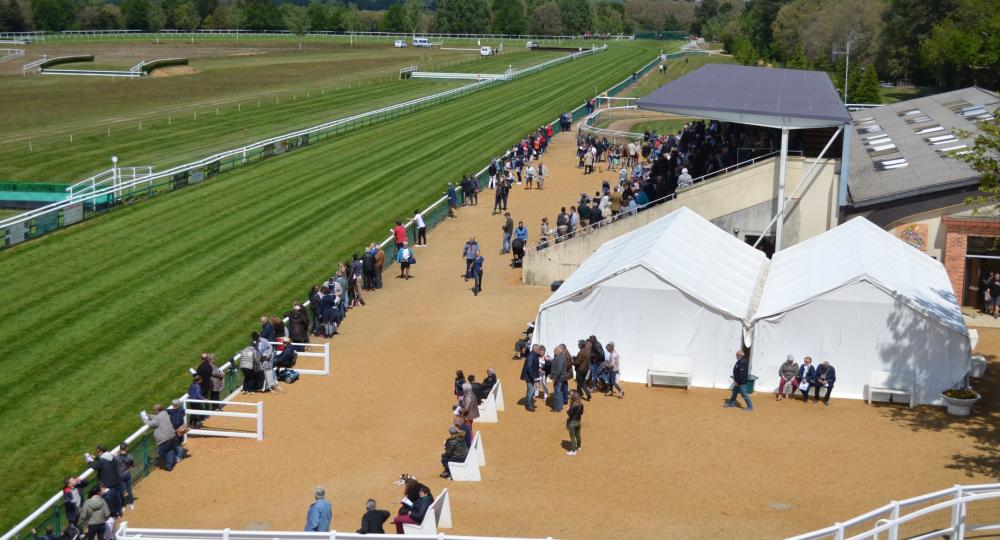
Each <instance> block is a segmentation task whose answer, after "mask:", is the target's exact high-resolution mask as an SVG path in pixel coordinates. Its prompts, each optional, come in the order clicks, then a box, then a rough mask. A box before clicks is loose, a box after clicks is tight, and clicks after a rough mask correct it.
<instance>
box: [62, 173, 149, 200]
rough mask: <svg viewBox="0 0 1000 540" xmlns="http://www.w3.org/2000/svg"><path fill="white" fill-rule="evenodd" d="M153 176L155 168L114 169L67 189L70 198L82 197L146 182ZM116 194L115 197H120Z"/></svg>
mask: <svg viewBox="0 0 1000 540" xmlns="http://www.w3.org/2000/svg"><path fill="white" fill-rule="evenodd" d="M152 174H153V167H151V166H148V165H147V166H145V167H112V168H110V169H108V170H106V171H101V172H99V173H97V174H95V175H94V176H91V177H90V178H87V179H86V180H81V181H79V182H77V183H75V184H73V185H71V186H69V187H67V188H66V191H67V192H69V196H70V197H74V196H80V195H83V194H86V193H93V192H95V191H97V190H100V189H104V188H105V187H108V186H112V187H116V188H117V186H118V184H121V183H134V182H136V181H137V180H144V179H146V178H147V177H149V176H150V175H152ZM118 195H119V194H118V193H115V196H118Z"/></svg>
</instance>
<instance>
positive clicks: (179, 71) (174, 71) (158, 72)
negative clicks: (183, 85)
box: [149, 66, 201, 77]
mask: <svg viewBox="0 0 1000 540" xmlns="http://www.w3.org/2000/svg"><path fill="white" fill-rule="evenodd" d="M195 73H201V72H200V71H199V70H197V69H195V68H193V67H191V66H167V67H162V68H159V69H154V70H153V71H151V72H149V76H150V77H177V76H178V75H194V74H195Z"/></svg>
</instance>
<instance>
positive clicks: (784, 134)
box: [774, 127, 788, 253]
mask: <svg viewBox="0 0 1000 540" xmlns="http://www.w3.org/2000/svg"><path fill="white" fill-rule="evenodd" d="M778 159H779V161H778V209H777V211H776V212H775V213H774V219H776V220H777V222H778V226H777V227H776V228H775V229H774V252H775V253H777V252H779V251H781V233H782V230H783V229H784V228H785V226H784V224H785V220H784V218H783V217H782V215H783V214H784V213H785V169H786V168H787V167H786V166H787V164H788V128H787V127H782V128H781V156H780V157H779V158H778Z"/></svg>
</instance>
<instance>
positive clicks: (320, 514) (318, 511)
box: [305, 486, 333, 532]
mask: <svg viewBox="0 0 1000 540" xmlns="http://www.w3.org/2000/svg"><path fill="white" fill-rule="evenodd" d="M314 496H315V498H316V500H315V501H313V503H312V504H311V505H309V511H308V512H307V513H306V527H305V531H306V532H330V520H331V519H332V518H333V507H331V506H330V501H328V500H326V490H325V489H323V486H318V487H317V488H316V491H315V492H314Z"/></svg>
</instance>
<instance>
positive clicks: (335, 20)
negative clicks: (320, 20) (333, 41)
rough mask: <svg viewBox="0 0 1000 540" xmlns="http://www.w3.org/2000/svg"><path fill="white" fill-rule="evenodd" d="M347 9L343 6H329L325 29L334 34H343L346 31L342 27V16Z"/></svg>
mask: <svg viewBox="0 0 1000 540" xmlns="http://www.w3.org/2000/svg"><path fill="white" fill-rule="evenodd" d="M346 13H347V8H346V7H344V6H331V7H330V9H329V10H327V12H326V17H327V18H326V29H327V30H333V31H336V32H343V31H344V30H346V29H347V27H346V26H345V25H344V15H345V14H346Z"/></svg>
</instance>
